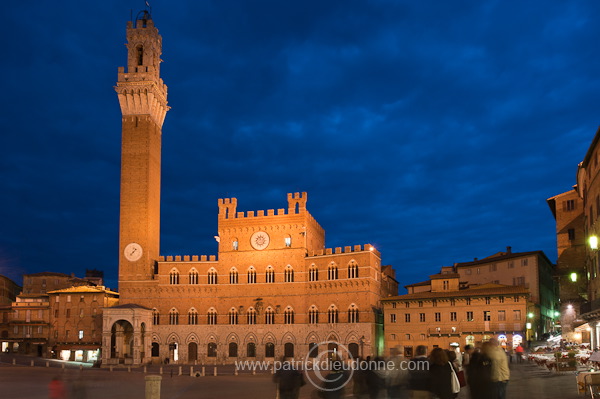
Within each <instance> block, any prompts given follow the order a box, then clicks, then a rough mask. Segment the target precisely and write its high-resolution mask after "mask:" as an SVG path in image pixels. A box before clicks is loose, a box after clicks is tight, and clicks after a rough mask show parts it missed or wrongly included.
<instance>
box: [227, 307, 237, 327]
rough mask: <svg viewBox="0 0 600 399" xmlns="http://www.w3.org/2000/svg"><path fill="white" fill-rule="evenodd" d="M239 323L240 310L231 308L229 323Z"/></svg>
mask: <svg viewBox="0 0 600 399" xmlns="http://www.w3.org/2000/svg"><path fill="white" fill-rule="evenodd" d="M237 323H238V311H237V309H236V308H231V309H229V324H237Z"/></svg>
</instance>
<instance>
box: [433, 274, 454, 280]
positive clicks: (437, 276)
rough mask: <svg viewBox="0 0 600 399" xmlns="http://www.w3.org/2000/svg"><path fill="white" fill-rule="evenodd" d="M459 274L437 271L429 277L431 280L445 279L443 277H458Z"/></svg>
mask: <svg viewBox="0 0 600 399" xmlns="http://www.w3.org/2000/svg"><path fill="white" fill-rule="evenodd" d="M459 277H460V274H458V273H438V274H432V275H431V276H429V278H430V279H432V280H441V279H445V278H459Z"/></svg>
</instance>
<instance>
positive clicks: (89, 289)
mask: <svg viewBox="0 0 600 399" xmlns="http://www.w3.org/2000/svg"><path fill="white" fill-rule="evenodd" d="M104 292H105V293H107V294H114V295H119V293H118V292H115V291H110V290H107V289H106V288H104V287H96V286H92V285H80V286H74V287H69V288H64V289H62V290H55V291H50V292H48V294H64V293H81V294H85V293H104Z"/></svg>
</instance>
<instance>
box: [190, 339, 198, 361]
mask: <svg viewBox="0 0 600 399" xmlns="http://www.w3.org/2000/svg"><path fill="white" fill-rule="evenodd" d="M196 360H198V344H197V343H195V342H190V343H189V344H188V362H194V361H196Z"/></svg>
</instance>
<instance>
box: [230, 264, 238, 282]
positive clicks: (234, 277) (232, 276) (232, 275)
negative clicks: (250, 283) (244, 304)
mask: <svg viewBox="0 0 600 399" xmlns="http://www.w3.org/2000/svg"><path fill="white" fill-rule="evenodd" d="M237 283H238V271H237V269H236V268H235V267H234V268H232V269H231V270H230V271H229V284H237Z"/></svg>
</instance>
